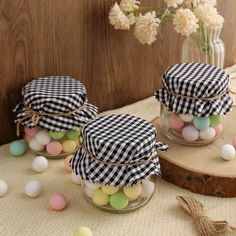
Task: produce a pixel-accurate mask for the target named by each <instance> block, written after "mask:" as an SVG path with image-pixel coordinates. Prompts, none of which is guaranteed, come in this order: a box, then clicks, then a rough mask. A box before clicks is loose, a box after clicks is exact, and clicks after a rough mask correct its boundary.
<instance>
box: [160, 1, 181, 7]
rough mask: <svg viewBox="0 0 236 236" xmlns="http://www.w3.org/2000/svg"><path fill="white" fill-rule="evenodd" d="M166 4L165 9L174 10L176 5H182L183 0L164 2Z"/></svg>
mask: <svg viewBox="0 0 236 236" xmlns="http://www.w3.org/2000/svg"><path fill="white" fill-rule="evenodd" d="M164 1H165V2H166V4H167V7H174V8H176V7H177V6H178V4H182V3H183V0H164Z"/></svg>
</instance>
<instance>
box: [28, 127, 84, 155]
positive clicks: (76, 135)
mask: <svg viewBox="0 0 236 236" xmlns="http://www.w3.org/2000/svg"><path fill="white" fill-rule="evenodd" d="M24 140H25V142H26V143H27V144H28V146H29V148H30V149H31V150H32V151H33V152H34V153H36V154H37V155H42V156H45V157H47V158H54V159H56V158H63V157H67V156H68V155H71V154H73V153H74V152H75V151H76V149H77V148H78V147H79V146H80V145H81V144H82V142H83V140H82V137H81V129H80V128H78V129H76V130H68V131H65V132H56V131H51V130H50V131H49V130H47V129H42V128H39V127H35V128H28V127H24Z"/></svg>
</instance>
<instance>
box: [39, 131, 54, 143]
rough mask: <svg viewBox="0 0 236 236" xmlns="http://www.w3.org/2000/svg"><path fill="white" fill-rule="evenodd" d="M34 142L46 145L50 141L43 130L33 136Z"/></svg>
mask: <svg viewBox="0 0 236 236" xmlns="http://www.w3.org/2000/svg"><path fill="white" fill-rule="evenodd" d="M35 139H36V141H37V142H38V143H39V144H41V145H47V144H48V143H49V142H50V141H51V137H50V136H49V134H48V132H47V131H45V130H41V131H39V132H38V133H37V134H36V136H35Z"/></svg>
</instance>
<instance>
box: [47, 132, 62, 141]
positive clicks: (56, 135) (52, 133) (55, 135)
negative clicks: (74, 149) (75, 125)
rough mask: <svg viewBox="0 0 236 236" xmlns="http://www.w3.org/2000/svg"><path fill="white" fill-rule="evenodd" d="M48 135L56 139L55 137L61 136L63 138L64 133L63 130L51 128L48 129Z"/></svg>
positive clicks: (59, 137)
mask: <svg viewBox="0 0 236 236" xmlns="http://www.w3.org/2000/svg"><path fill="white" fill-rule="evenodd" d="M49 135H50V137H51V138H53V139H56V140H57V139H61V138H63V137H64V135H65V132H60V131H52V130H50V131H49Z"/></svg>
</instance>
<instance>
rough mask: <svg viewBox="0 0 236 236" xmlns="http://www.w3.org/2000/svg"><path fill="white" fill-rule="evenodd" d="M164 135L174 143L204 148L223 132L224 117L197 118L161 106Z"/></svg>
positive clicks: (161, 123) (161, 122)
mask: <svg viewBox="0 0 236 236" xmlns="http://www.w3.org/2000/svg"><path fill="white" fill-rule="evenodd" d="M160 126H161V130H162V133H163V134H164V135H165V136H166V137H167V138H168V139H169V140H170V141H172V142H174V143H178V144H182V145H186V146H203V145H207V144H209V143H212V142H213V141H215V140H216V139H217V138H218V137H219V136H220V135H221V134H222V132H223V125H222V117H221V116H219V115H213V116H209V117H197V116H192V115H188V114H187V115H186V114H185V115H183V114H178V113H175V112H171V111H168V109H167V108H166V106H164V105H162V106H161V118H160Z"/></svg>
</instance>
